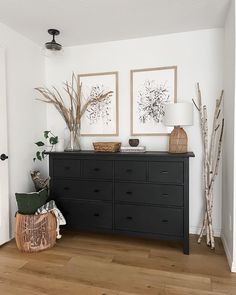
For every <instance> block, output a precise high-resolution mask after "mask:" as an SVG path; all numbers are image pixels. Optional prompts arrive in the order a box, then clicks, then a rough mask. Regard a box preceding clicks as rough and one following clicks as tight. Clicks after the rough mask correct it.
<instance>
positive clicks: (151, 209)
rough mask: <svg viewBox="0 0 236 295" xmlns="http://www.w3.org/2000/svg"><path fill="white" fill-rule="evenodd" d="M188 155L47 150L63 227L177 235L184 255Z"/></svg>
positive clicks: (149, 235) (162, 236)
mask: <svg viewBox="0 0 236 295" xmlns="http://www.w3.org/2000/svg"><path fill="white" fill-rule="evenodd" d="M189 157H194V154H193V153H186V154H169V153H167V152H146V153H140V154H134V153H133V154H130V153H114V154H112V153H96V152H94V151H81V152H53V153H49V159H50V160H49V173H50V176H51V196H52V197H53V198H54V199H55V201H56V203H57V205H58V207H59V208H60V210H61V211H62V213H63V214H64V215H65V218H66V220H67V223H68V225H67V227H68V228H71V229H79V230H86V231H102V232H113V233H119V234H121V233H124V234H128V235H134V236H141V237H147V238H158V239H168V240H181V241H182V242H183V252H184V253H185V254H188V253H189Z"/></svg>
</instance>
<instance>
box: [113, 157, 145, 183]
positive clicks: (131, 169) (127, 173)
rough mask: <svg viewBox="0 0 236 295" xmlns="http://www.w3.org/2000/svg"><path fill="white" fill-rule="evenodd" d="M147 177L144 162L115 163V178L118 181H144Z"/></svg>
mask: <svg viewBox="0 0 236 295" xmlns="http://www.w3.org/2000/svg"><path fill="white" fill-rule="evenodd" d="M146 177H147V164H146V162H139V161H116V162H115V178H116V179H120V180H140V181H145V180H146Z"/></svg>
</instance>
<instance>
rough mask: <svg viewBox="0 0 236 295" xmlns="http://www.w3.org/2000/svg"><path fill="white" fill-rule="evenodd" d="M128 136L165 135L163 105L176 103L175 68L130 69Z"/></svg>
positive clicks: (166, 129)
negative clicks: (129, 132) (129, 124)
mask: <svg viewBox="0 0 236 295" xmlns="http://www.w3.org/2000/svg"><path fill="white" fill-rule="evenodd" d="M130 78H131V135H167V134H170V132H171V130H172V128H170V127H166V126H165V125H164V123H163V119H164V114H165V105H166V104H168V103H173V102H176V97H177V67H176V66H172V67H161V68H151V69H140V70H132V71H131V73H130Z"/></svg>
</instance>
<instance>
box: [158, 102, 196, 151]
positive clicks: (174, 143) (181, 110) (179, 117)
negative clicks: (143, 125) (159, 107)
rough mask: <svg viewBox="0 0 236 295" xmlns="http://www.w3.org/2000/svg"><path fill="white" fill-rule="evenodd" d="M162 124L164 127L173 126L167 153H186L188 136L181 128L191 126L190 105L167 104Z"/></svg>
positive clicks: (191, 111)
mask: <svg viewBox="0 0 236 295" xmlns="http://www.w3.org/2000/svg"><path fill="white" fill-rule="evenodd" d="M164 124H165V125H166V126H174V129H173V131H172V132H171V134H170V138H169V152H170V153H176V154H178V153H187V151H188V136H187V133H186V132H185V131H184V129H183V128H182V126H191V125H193V105H192V103H187V102H179V103H170V104H167V105H166V107H165V117H164ZM180 126H181V127H180Z"/></svg>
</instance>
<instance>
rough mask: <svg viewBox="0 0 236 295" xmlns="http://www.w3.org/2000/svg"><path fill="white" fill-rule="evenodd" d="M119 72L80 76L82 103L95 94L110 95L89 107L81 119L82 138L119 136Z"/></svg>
mask: <svg viewBox="0 0 236 295" xmlns="http://www.w3.org/2000/svg"><path fill="white" fill-rule="evenodd" d="M118 77H119V75H118V72H102V73H89V74H79V75H78V81H79V83H80V84H82V90H81V91H82V103H85V102H86V100H87V99H88V97H89V96H90V95H93V94H94V93H107V92H112V94H109V95H108V96H107V97H106V99H104V100H102V101H101V102H98V103H94V104H93V105H91V106H89V107H88V108H87V110H86V113H85V114H84V116H83V117H82V118H81V131H80V135H81V136H104V137H105V136H118V135H119V94H118V87H119V84H118V83H119V82H118Z"/></svg>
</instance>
